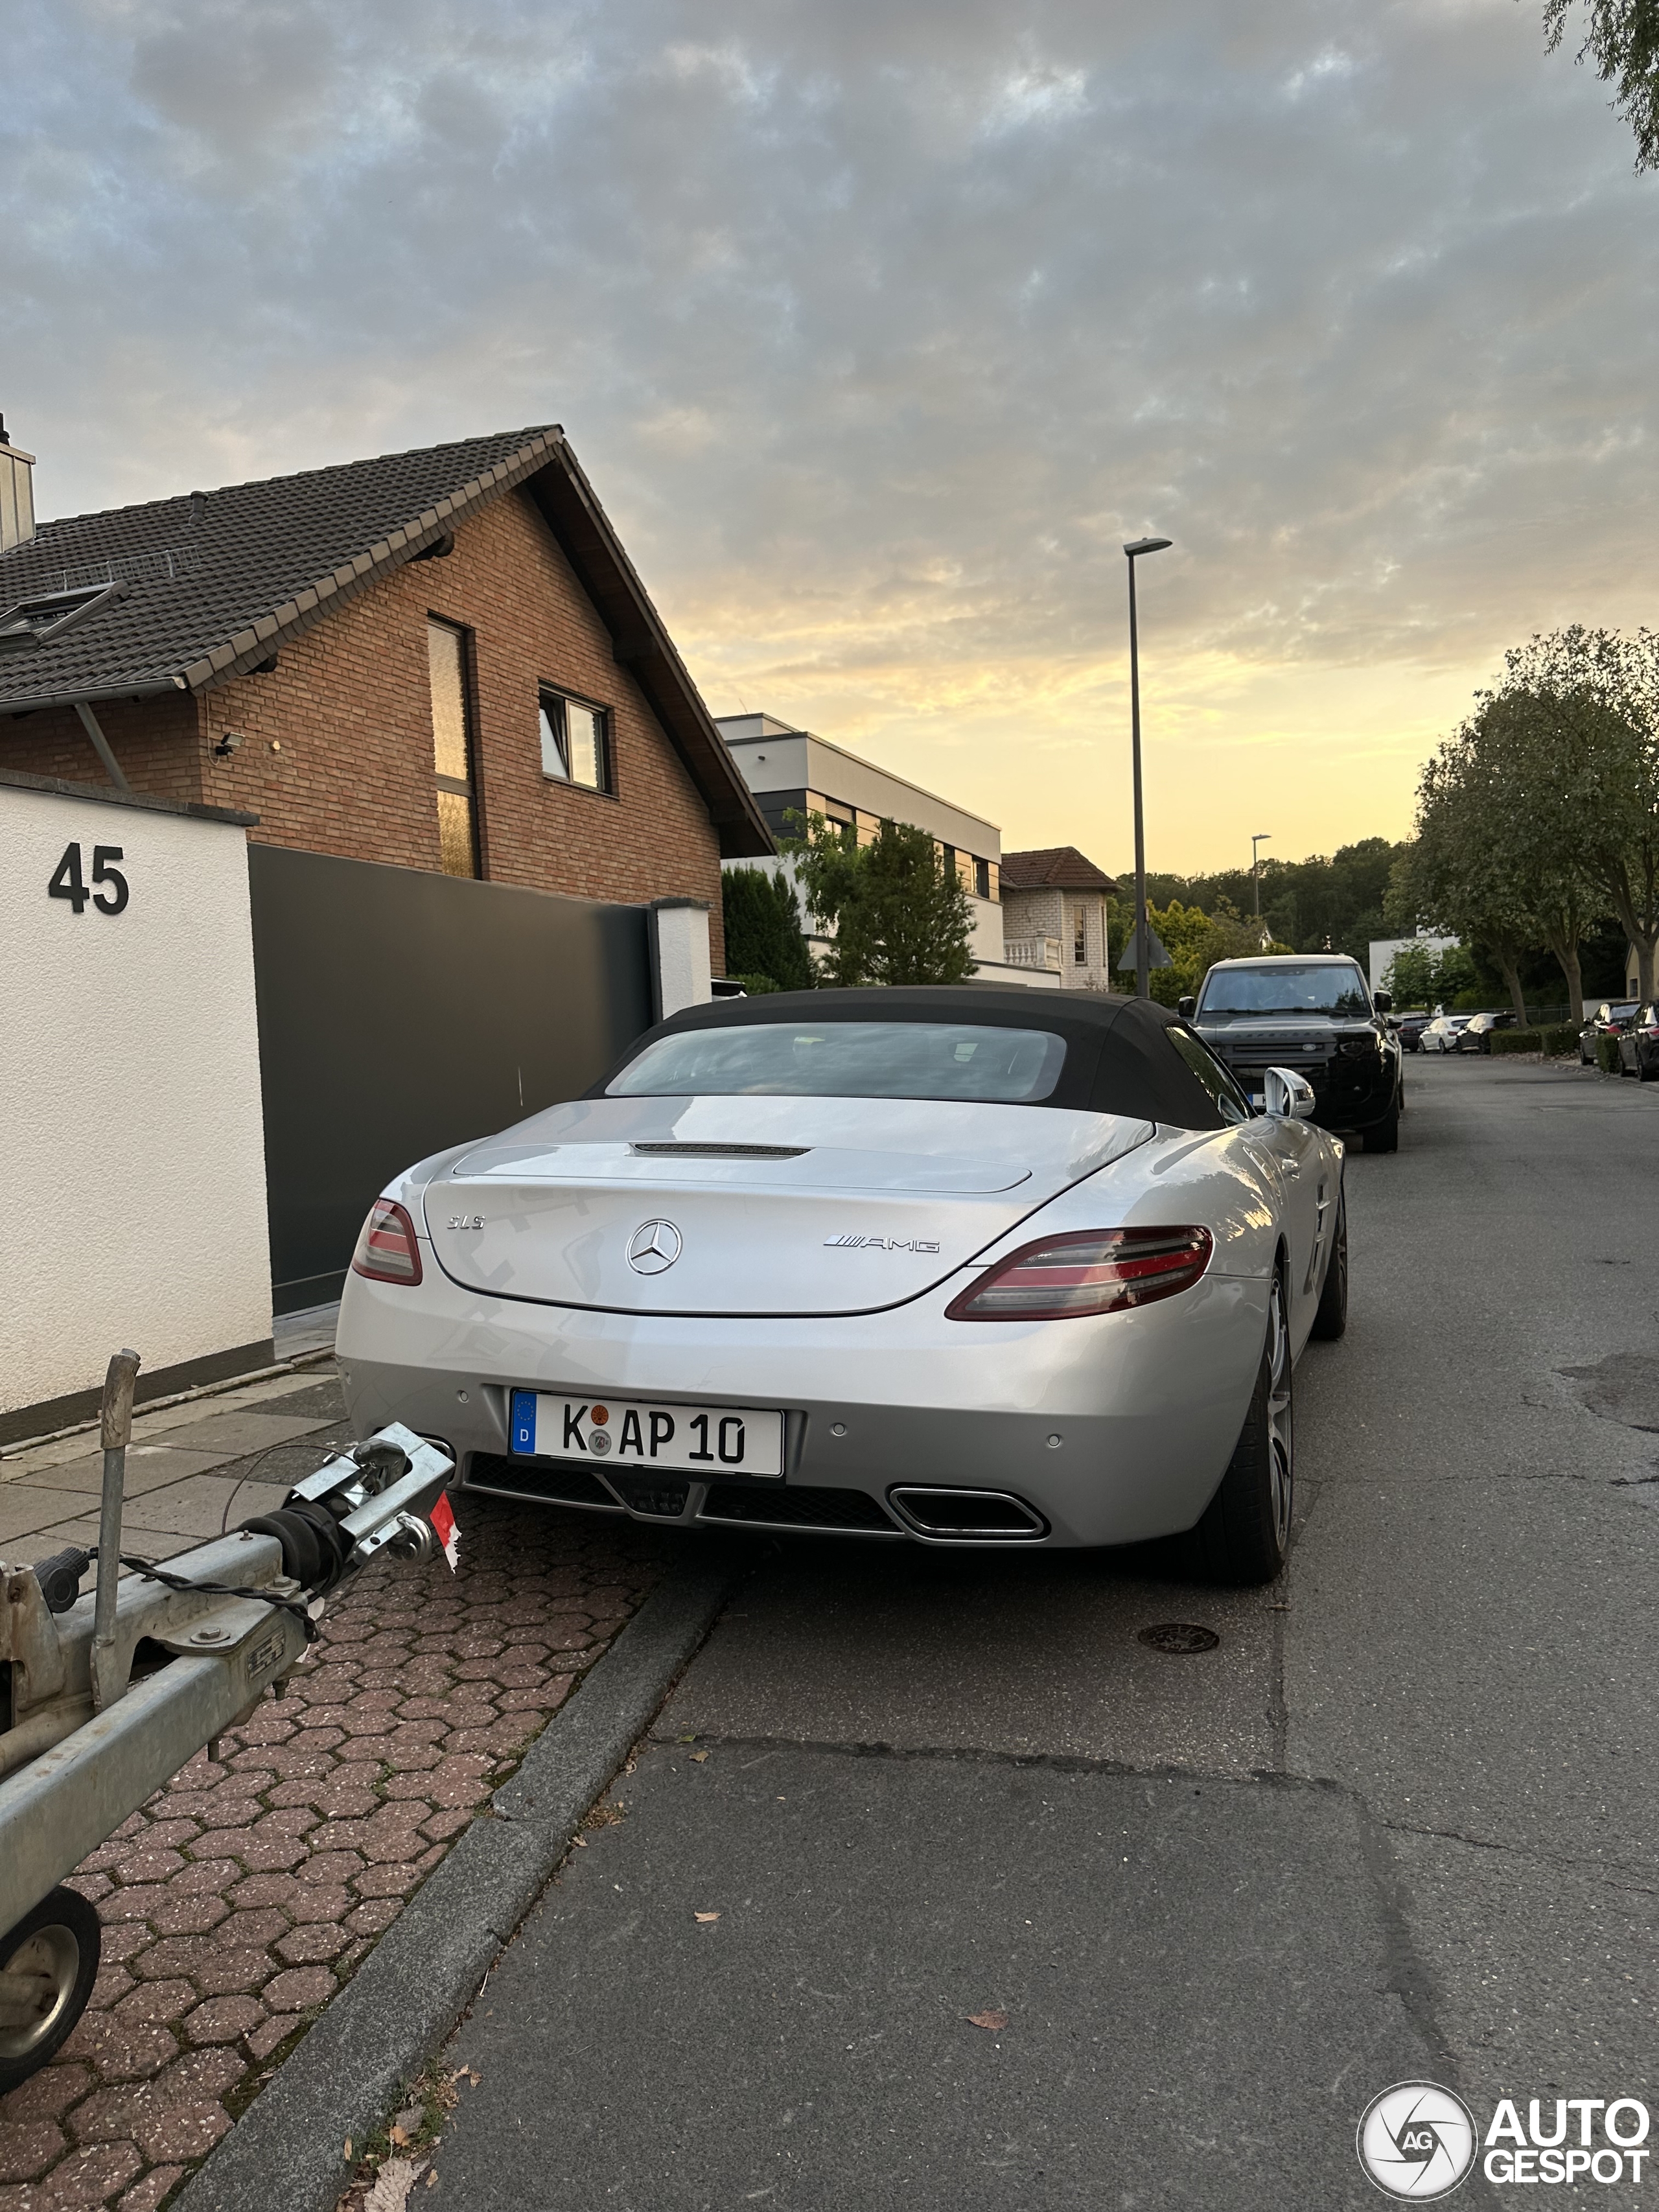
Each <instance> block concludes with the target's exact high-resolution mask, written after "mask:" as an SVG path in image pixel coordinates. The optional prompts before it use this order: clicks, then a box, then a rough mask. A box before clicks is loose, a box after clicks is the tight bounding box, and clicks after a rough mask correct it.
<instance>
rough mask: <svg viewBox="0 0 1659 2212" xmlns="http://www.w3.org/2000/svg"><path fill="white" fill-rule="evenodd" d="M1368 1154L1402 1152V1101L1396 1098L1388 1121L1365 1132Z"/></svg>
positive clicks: (1389, 1112)
mask: <svg viewBox="0 0 1659 2212" xmlns="http://www.w3.org/2000/svg"><path fill="white" fill-rule="evenodd" d="M1365 1150H1366V1151H1367V1152H1398V1151H1399V1150H1400V1101H1399V1099H1398V1098H1396V1099H1395V1102H1394V1103H1393V1105H1392V1106H1390V1107H1389V1111H1388V1117H1387V1119H1386V1120H1384V1121H1379V1122H1378V1123H1377V1124H1376V1127H1375V1128H1371V1129H1367V1130H1366V1132H1365Z"/></svg>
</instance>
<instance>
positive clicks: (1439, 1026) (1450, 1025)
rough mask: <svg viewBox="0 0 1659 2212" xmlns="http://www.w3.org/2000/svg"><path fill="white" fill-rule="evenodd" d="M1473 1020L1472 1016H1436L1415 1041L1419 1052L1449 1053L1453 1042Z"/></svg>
mask: <svg viewBox="0 0 1659 2212" xmlns="http://www.w3.org/2000/svg"><path fill="white" fill-rule="evenodd" d="M1473 1020H1474V1015H1473V1014H1437V1015H1436V1016H1435V1018H1434V1019H1433V1020H1432V1021H1431V1023H1429V1024H1428V1025H1427V1027H1426V1028H1425V1030H1424V1031H1423V1034H1422V1036H1420V1037H1419V1039H1418V1041H1417V1048H1418V1050H1419V1052H1449V1051H1450V1050H1451V1049H1452V1045H1453V1042H1454V1040H1455V1038H1457V1037H1459V1036H1462V1033H1463V1031H1464V1030H1466V1029H1467V1028H1468V1025H1469V1024H1470V1023H1471V1022H1472V1021H1473Z"/></svg>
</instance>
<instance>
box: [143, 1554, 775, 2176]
mask: <svg viewBox="0 0 1659 2212" xmlns="http://www.w3.org/2000/svg"><path fill="white" fill-rule="evenodd" d="M738 1572H739V1570H738V1566H737V1565H736V1564H735V1563H734V1562H732V1561H730V1560H726V1559H722V1560H717V1561H716V1560H710V1561H707V1562H702V1563H699V1564H698V1565H688V1566H685V1567H683V1568H681V1569H680V1570H679V1571H676V1572H674V1573H672V1574H671V1575H670V1576H669V1577H667V1578H666V1579H665V1581H663V1582H661V1583H659V1584H658V1586H657V1588H656V1589H654V1590H653V1591H652V1593H651V1595H650V1596H649V1597H647V1599H646V1601H645V1602H644V1604H643V1605H641V1607H640V1609H639V1611H638V1612H637V1613H635V1616H634V1618H633V1619H632V1620H630V1621H629V1624H628V1626H626V1627H625V1628H624V1629H623V1630H622V1631H621V1632H620V1633H619V1634H618V1636H617V1640H616V1642H615V1643H614V1644H612V1645H611V1648H610V1650H608V1651H607V1652H606V1653H605V1656H603V1658H601V1659H600V1660H599V1661H598V1662H596V1664H595V1665H594V1666H593V1668H592V1669H591V1671H590V1672H589V1673H588V1674H586V1676H585V1677H584V1678H583V1680H582V1681H581V1683H580V1686H579V1687H578V1689H577V1691H576V1692H575V1695H574V1697H573V1698H572V1699H570V1702H569V1703H568V1705H564V1706H562V1708H561V1709H560V1711H558V1712H557V1713H556V1715H555V1716H554V1717H553V1719H552V1720H551V1721H550V1723H548V1725H547V1727H546V1728H545V1729H544V1730H543V1731H542V1733H541V1735H539V1736H538V1737H537V1739H536V1741H535V1742H534V1743H532V1745H531V1747H530V1748H529V1750H528V1751H527V1752H526V1753H525V1756H524V1759H523V1763H522V1764H521V1765H520V1768H519V1771H518V1772H517V1773H516V1774H515V1775H514V1776H513V1778H512V1779H511V1781H509V1782H506V1783H503V1784H502V1785H501V1788H500V1789H499V1790H497V1791H496V1792H495V1796H494V1797H493V1799H492V1800H491V1802H490V1805H489V1808H488V1809H487V1810H486V1811H485V1812H484V1813H483V1814H481V1815H480V1817H479V1818H478V1819H477V1820H474V1822H473V1824H472V1826H471V1827H470V1828H469V1829H468V1830H467V1831H466V1832H465V1834H464V1835H463V1836H462V1837H461V1838H459V1841H458V1842H457V1843H456V1844H455V1846H454V1848H453V1850H451V1851H450V1853H449V1855H448V1856H447V1857H446V1858H445V1859H443V1860H442V1861H441V1863H440V1864H439V1865H437V1866H436V1867H435V1868H434V1869H433V1871H432V1873H431V1875H429V1876H428V1879H427V1881H425V1882H424V1883H423V1884H422V1887H420V1888H419V1889H418V1890H416V1893H415V1894H414V1896H413V1897H412V1898H411V1899H410V1901H409V1903H408V1904H407V1905H405V1906H404V1910H403V1911H402V1912H401V1913H399V1915H398V1917H397V1919H396V1920H395V1921H393V1923H392V1926H391V1927H390V1928H389V1929H387V1930H386V1934H385V1935H384V1936H382V1937H381V1938H380V1942H378V1943H377V1944H376V1945H375V1947H374V1949H373V1950H372V1951H371V1952H370V1953H369V1954H368V1956H367V1958H365V1959H364V1960H363V1963H362V1966H360V1967H359V1968H358V1970H357V1972H356V1975H355V1976H354V1977H353V1978H352V1979H351V1980H350V1981H349V1982H348V1983H347V1984H346V1986H345V1987H344V1988H343V1990H340V1992H339V1993H338V1995H337V1996H336V1997H335V1998H334V1999H333V2000H332V2002H331V2003H330V2004H329V2006H328V2008H327V2009H326V2010H325V2012H324V2013H323V2014H322V2015H321V2016H320V2018H319V2020H318V2021H316V2023H315V2025H314V2026H313V2027H312V2028H311V2029H310V2030H309V2031H308V2033H307V2035H306V2036H305V2038H304V2039H303V2040H302V2041H301V2043H300V2045H299V2046H298V2047H297V2049H296V2050H295V2052H294V2054H293V2056H292V2057H290V2058H289V2060H288V2062H287V2063H286V2064H284V2065H283V2066H282V2067H280V2068H279V2069H278V2070H277V2072H276V2076H275V2078H274V2079H273V2080H272V2081H270V2084H269V2085H268V2086H267V2087H266V2088H264V2090H263V2091H262V2092H261V2093H260V2094H259V2096H258V2098H256V2099H255V2100H254V2102H253V2103H252V2105H251V2106H249V2107H248V2110H247V2111H246V2113H245V2114H244V2115H243V2117H242V2118H241V2120H240V2123H239V2124H237V2126H235V2127H234V2128H233V2129H232V2130H231V2132H230V2133H229V2134H228V2136H225V2137H224V2138H223V2140H222V2142H220V2143H219V2144H218V2146H217V2148H216V2149H215V2150H213V2151H212V2152H211V2153H210V2155H209V2157H208V2160H207V2161H206V2163H205V2164H204V2166H202V2167H201V2169H200V2170H199V2171H198V2172H197V2173H196V2174H195V2175H193V2176H192V2178H191V2179H190V2180H189V2181H188V2182H187V2183H186V2184H185V2187H184V2189H183V2191H181V2192H180V2194H179V2197H177V2198H176V2199H175V2200H174V2203H173V2212H333V2207H334V2205H335V2204H336V2203H337V2200H338V2198H339V2197H340V2194H341V2192H342V2191H343V2190H344V2189H345V2188H347V2187H348V2185H349V2182H350V2179H351V2168H350V2167H349V2166H348V2164H347V2163H346V2161H345V2160H344V2158H343V2145H344V2143H345V2141H346V2138H347V2137H348V2136H350V2137H351V2138H352V2139H353V2140H354V2141H355V2142H362V2141H364V2140H365V2139H366V2138H367V2137H368V2136H369V2135H370V2134H372V2133H373V2131H374V2129H375V2128H376V2127H377V2126H378V2125H379V2124H380V2121H381V2119H382V2118H384V2117H385V2115H386V2112H389V2111H390V2110H391V2109H392V2104H393V2102H394V2100H396V2098H397V2096H398V2093H399V2091H400V2090H401V2089H402V2087H404V2084H405V2083H406V2082H407V2081H410V2079H411V2078H412V2077H413V2076H414V2075H416V2074H418V2073H419V2071H420V2069H421V2068H422V2065H423V2064H424V2063H425V2062H426V2061H427V2059H428V2058H429V2057H431V2055H432V2053H433V2052H434V2051H435V2050H437V2048H438V2046H439V2045H441V2043H442V2041H443V2039H444V2038H445V2037H446V2036H447V2034H448V2033H449V2031H450V2029H451V2028H452V2027H453V2026H454V2024H455V2022H456V2021H457V2020H458V2019H459V2017H460V2015H461V2014H462V2013H463V2012H464V2011H465V2008H466V2007H467V2006H468V2005H469V2004H470V2003H471V2001H472V1997H473V1995H474V1993H475V1992H476V1990H477V1988H478V1985H479V1984H480V1983H481V1982H482V1981H483V1978H484V1976H485V1974H486V1973H487V1972H489V1967H490V1965H491V1963H492V1961H493V1960H495V1956H496V1954H497V1953H498V1952H499V1951H500V1950H501V1948H502V1947H503V1945H504V1944H506V1943H507V1941H508V1940H509V1938H510V1937H511V1936H512V1934H513V1929H515V1928H516V1927H517V1926H518V1924H519V1923H520V1921H521V1920H522V1919H523V1918H524V1917H525V1915H526V1912H527V1911H529V1910H530V1907H531V1906H532V1905H533V1904H534V1903H535V1901H536V1899H537V1898H538V1896H539V1895H540V1893H541V1892H542V1890H543V1888H544V1887H545V1886H546V1883H547V1881H548V1878H549V1876H550V1875H551V1874H552V1872H553V1870H554V1869H555V1868H556V1866H557V1865H558V1863H559V1862H560V1860H561V1859H562V1857H564V1855H565V1852H566V1850H568V1848H569V1844H570V1838H571V1837H572V1836H573V1835H574V1833H575V1831H576V1828H577V1826H578V1825H579V1824H580V1820H581V1819H582V1816H583V1814H585V1813H586V1811H587V1809H588V1808H589V1807H590V1806H591V1805H592V1803H593V1801H594V1800H595V1798H597V1797H598V1796H599V1795H600V1793H601V1791H602V1790H604V1789H605V1785H606V1784H607V1783H609V1782H610V1781H611V1778H612V1777H613V1776H614V1775H615V1774H616V1772H617V1769H618V1768H619V1767H620V1766H621V1765H622V1763H623V1760H624V1759H626V1758H627V1756H628V1753H629V1751H630V1750H631V1749H632V1747H633V1746H634V1744H635V1742H636V1741H638V1739H639V1737H640V1736H641V1735H642V1734H643V1732H644V1729H645V1727H646V1724H647V1722H648V1721H649V1720H650V1718H651V1717H652V1715H653V1713H654V1712H655V1711H656V1710H657V1708H658V1706H659V1705H660V1704H661V1703H662V1700H663V1698H664V1697H665V1694H666V1692H667V1691H668V1688H669V1686H670V1685H671V1682H672V1681H673V1680H674V1679H675V1677H676V1675H678V1674H679V1673H680V1671H681V1669H682V1668H684V1666H685V1665H686V1664H687V1662H689V1661H690V1658H691V1657H692V1656H693V1654H694V1653H695V1652H696V1650H697V1648H698V1646H699V1645H700V1644H702V1641H703V1638H705V1637H706V1636H707V1635H708V1632H709V1630H710V1629H711V1628H712V1627H713V1626H714V1621H715V1620H716V1618H717V1616H718V1615H719V1613H720V1609H721V1607H723V1606H724V1605H725V1603H726V1599H727V1598H728V1597H729V1596H730V1595H731V1594H732V1589H733V1588H734V1587H735V1585H736V1583H737V1581H738Z"/></svg>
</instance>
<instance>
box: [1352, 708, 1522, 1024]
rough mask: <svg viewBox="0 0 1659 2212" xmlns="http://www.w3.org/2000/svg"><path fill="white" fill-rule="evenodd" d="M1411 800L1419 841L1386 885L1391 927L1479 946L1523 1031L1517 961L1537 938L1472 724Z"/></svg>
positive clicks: (1439, 756) (1445, 748)
mask: <svg viewBox="0 0 1659 2212" xmlns="http://www.w3.org/2000/svg"><path fill="white" fill-rule="evenodd" d="M1417 800H1418V815H1417V842H1416V844H1415V846H1414V847H1413V848H1412V849H1411V853H1410V855H1409V857H1408V858H1407V859H1406V860H1403V861H1402V862H1401V865H1400V866H1399V867H1398V868H1397V869H1396V871H1395V877H1394V878H1393V880H1392V881H1391V883H1390V886H1389V898H1390V914H1391V917H1392V918H1393V919H1394V920H1395V923H1396V925H1397V924H1398V922H1399V921H1401V919H1403V915H1404V912H1405V911H1409V914H1410V918H1411V921H1413V923H1417V922H1426V923H1429V924H1431V926H1433V927H1436V928H1438V929H1440V930H1442V931H1443V932H1444V933H1446V934H1447V935H1449V936H1454V937H1461V938H1462V939H1463V940H1464V941H1465V943H1467V944H1478V945H1481V946H1483V947H1484V948H1485V949H1486V951H1487V952H1488V953H1489V954H1490V956H1491V957H1492V963H1493V965H1494V966H1495V967H1496V968H1497V969H1498V973H1499V974H1500V975H1502V976H1503V978H1504V986H1505V987H1506V989H1507V990H1508V992H1509V994H1510V1005H1511V1006H1513V1007H1514V1008H1515V1013H1516V1021H1517V1022H1518V1023H1519V1024H1520V1025H1521V1027H1522V1029H1524V1028H1525V1027H1526V1024H1527V1000H1526V994H1525V992H1524V991H1523V990H1522V984H1521V969H1520V963H1521V957H1522V954H1523V953H1524V952H1525V951H1526V950H1527V948H1528V946H1529V945H1538V944H1541V943H1542V941H1543V939H1542V933H1541V930H1540V927H1539V925H1538V922H1537V921H1536V919H1535V917H1534V915H1533V914H1532V912H1531V910H1530V908H1528V904H1527V902H1526V897H1525V895H1524V892H1523V891H1522V888H1521V886H1520V885H1519V884H1518V882H1517V880H1516V874H1515V871H1514V869H1513V867H1512V866H1511V865H1510V857H1509V855H1508V854H1506V853H1505V852H1504V850H1503V849H1502V847H1501V845H1500V843H1499V838H1500V836H1501V829H1500V825H1499V823H1498V820H1497V819H1496V815H1497V807H1496V805H1495V802H1494V800H1493V797H1492V775H1491V763H1490V762H1489V760H1487V759H1486V757H1485V756H1484V755H1483V754H1482V752H1481V750H1480V745H1479V743H1478V741H1477V737H1476V734H1475V732H1474V728H1473V726H1472V725H1470V724H1468V723H1466V724H1465V725H1464V726H1463V728H1462V730H1460V731H1459V732H1457V734H1456V735H1455V737H1453V738H1449V739H1448V741H1447V742H1446V743H1445V744H1443V745H1442V746H1441V748H1440V750H1438V752H1437V753H1436V755H1435V757H1434V758H1433V759H1432V760H1431V761H1430V762H1428V763H1426V765H1425V768H1424V770H1423V774H1422V776H1421V779H1420V780H1419V784H1418V787H1417Z"/></svg>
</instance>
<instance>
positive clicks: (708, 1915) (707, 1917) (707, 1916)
mask: <svg viewBox="0 0 1659 2212" xmlns="http://www.w3.org/2000/svg"><path fill="white" fill-rule="evenodd" d="M692 1917H693V1918H694V1919H696V1920H698V1921H701V1922H702V1923H703V1924H704V1925H705V1926H707V1924H708V1922H709V1921H711V1920H718V1919H719V1918H720V1915H719V1913H718V1912H698V1913H694V1914H693V1916H692Z"/></svg>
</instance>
